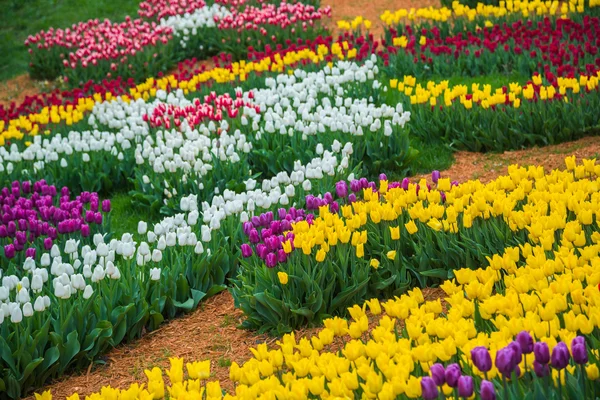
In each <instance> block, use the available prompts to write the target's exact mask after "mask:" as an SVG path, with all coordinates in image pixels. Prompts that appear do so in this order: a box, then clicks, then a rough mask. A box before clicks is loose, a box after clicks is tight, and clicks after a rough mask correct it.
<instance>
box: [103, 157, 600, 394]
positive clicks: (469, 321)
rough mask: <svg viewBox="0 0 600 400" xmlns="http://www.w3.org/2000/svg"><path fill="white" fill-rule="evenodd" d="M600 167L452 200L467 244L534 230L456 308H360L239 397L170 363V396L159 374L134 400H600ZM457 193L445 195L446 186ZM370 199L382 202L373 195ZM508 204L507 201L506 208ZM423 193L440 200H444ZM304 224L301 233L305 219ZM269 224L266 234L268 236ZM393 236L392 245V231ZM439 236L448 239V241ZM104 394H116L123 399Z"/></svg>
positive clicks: (243, 374)
mask: <svg viewBox="0 0 600 400" xmlns="http://www.w3.org/2000/svg"><path fill="white" fill-rule="evenodd" d="M594 161H595V160H584V164H583V165H576V164H575V160H574V159H571V158H569V159H567V166H568V170H567V171H564V172H559V171H552V172H551V173H549V174H545V173H544V172H543V169H541V168H536V167H530V168H522V167H521V168H519V167H516V166H514V167H511V168H510V175H507V176H502V177H499V178H498V179H496V180H495V181H493V182H491V183H490V184H488V185H482V184H480V183H477V182H468V183H466V184H463V185H458V186H456V187H452V188H450V189H449V190H448V192H447V194H446V202H447V204H450V205H451V206H452V207H457V206H459V205H460V204H461V203H462V205H461V206H460V208H464V211H463V212H462V215H463V218H462V223H461V227H460V228H458V231H456V233H454V234H455V235H459V234H462V233H463V232H468V230H469V229H471V230H481V229H482V228H483V227H484V226H485V225H490V224H494V223H495V222H494V219H495V217H494V215H502V216H503V218H505V223H507V224H509V225H512V224H514V228H515V229H519V226H521V229H522V232H523V235H524V236H523V237H525V238H526V240H525V241H524V243H521V244H519V245H517V246H511V245H510V244H509V243H508V242H504V243H503V244H501V247H500V248H499V249H498V250H497V251H496V252H495V253H494V255H493V257H489V258H488V259H487V260H486V261H484V262H482V263H481V264H482V265H486V266H485V267H480V268H476V267H475V268H474V269H471V268H465V269H460V268H458V269H456V270H455V271H454V274H453V275H454V278H453V279H449V280H446V281H445V282H444V283H443V285H442V286H441V287H442V289H443V290H444V292H445V293H446V295H445V297H444V298H443V299H436V300H429V301H426V300H425V299H424V297H423V294H422V292H421V291H420V290H419V289H414V290H411V291H408V292H407V293H405V294H402V295H400V296H397V297H396V298H395V299H392V300H387V301H384V302H381V303H380V301H379V300H378V299H377V298H374V299H371V300H368V301H366V302H364V303H363V302H359V303H358V305H354V306H352V307H349V308H348V312H349V314H350V316H351V319H348V320H346V319H342V318H337V317H336V318H331V319H327V320H325V323H324V324H325V327H324V328H322V329H321V330H320V331H319V332H318V333H317V334H315V335H313V336H312V337H310V338H301V339H300V340H298V339H297V338H296V337H295V336H294V334H287V335H285V336H284V337H283V338H282V339H281V341H278V342H277V345H276V346H273V347H271V348H269V347H268V346H267V345H266V344H261V345H259V346H258V347H257V348H255V349H250V350H251V351H252V354H253V356H252V357H251V359H250V360H249V361H247V362H246V363H245V364H244V365H242V366H239V365H238V364H236V363H234V364H233V365H232V366H231V368H230V379H231V380H232V381H233V382H235V383H236V388H235V391H234V392H232V393H225V394H224V393H223V392H222V391H221V387H220V384H219V382H217V381H211V380H210V378H209V376H210V362H209V361H206V362H192V363H188V364H187V369H186V371H187V373H186V372H185V371H184V368H183V360H182V359H177V358H173V359H171V368H170V369H169V370H167V371H166V374H167V376H168V377H169V382H170V384H169V385H166V384H165V380H164V378H163V374H162V371H161V370H160V369H158V368H155V369H153V370H151V371H150V370H148V371H146V375H147V377H148V386H147V389H145V388H143V387H140V386H137V385H133V386H132V387H130V388H129V389H128V390H129V393H131V394H132V395H134V396H135V397H136V398H138V397H139V398H142V397H144V396H154V397H157V398H162V397H163V396H164V395H165V394H166V393H167V391H168V393H169V394H170V395H171V396H174V395H177V396H182V395H186V394H187V395H191V396H194V395H195V396H204V395H206V396H207V398H255V397H258V396H260V395H275V394H278V395H280V396H283V397H286V396H291V395H292V393H293V394H294V395H295V396H298V397H299V398H311V397H330V396H338V397H341V396H344V397H353V396H357V395H366V396H368V397H374V396H377V397H379V398H410V399H412V398H423V399H436V398H438V396H439V395H440V394H442V393H443V395H445V396H459V397H473V396H475V398H480V399H484V400H487V399H495V398H521V397H523V396H525V395H526V393H529V394H530V395H534V396H542V397H545V398H554V397H557V396H558V397H561V396H566V397H567V398H588V396H593V395H591V393H595V392H596V391H597V390H598V388H599V387H598V385H599V383H600V381H599V376H600V374H599V372H598V371H599V368H598V363H599V362H600V360H599V359H600V354H599V353H598V350H597V343H598V337H597V329H598V321H597V315H596V314H597V313H596V308H595V304H596V302H597V301H598V300H600V292H599V291H598V284H599V283H600V277H599V276H598V274H597V271H595V269H594V267H593V265H594V264H595V263H596V262H597V260H598V245H597V243H596V242H597V241H598V240H597V239H598V235H599V234H598V232H597V229H595V227H596V224H595V223H594V218H595V217H594V215H595V213H596V212H597V210H596V208H597V207H595V206H594V205H595V204H596V202H595V197H596V194H597V193H596V190H594V188H595V186H596V184H597V182H596V181H597V179H598V174H597V171H596V170H597V169H598V168H597V166H596V165H595V162H594ZM446 185H447V183H446V182H445V181H438V186H446ZM448 185H449V183H448ZM401 186H402V185H400V187H399V188H392V189H390V190H389V191H388V192H387V193H385V194H384V193H382V194H381V195H382V197H383V196H385V197H387V198H388V199H391V197H392V196H393V192H394V191H395V190H400V191H404V192H405V189H403V188H402V187H401ZM413 189H414V188H413ZM413 189H411V188H410V187H409V190H411V191H410V192H409V193H413V194H415V195H416V192H415V191H413ZM363 190H364V193H365V194H366V193H369V192H370V188H369V189H366V190H365V189H363ZM494 191H496V192H494ZM498 191H499V192H502V193H503V195H502V196H496V197H494V193H495V194H496V195H497V194H498ZM419 193H427V197H429V196H432V195H433V194H435V193H439V192H438V191H437V190H431V191H428V192H426V191H419ZM544 193H546V194H544ZM573 193H582V194H583V195H581V196H580V200H579V202H578V203H577V204H578V205H577V207H574V205H575V203H574V202H571V205H567V203H568V199H569V198H572V195H573ZM416 196H418V195H416ZM465 196H467V197H468V198H470V199H471V202H470V205H467V204H464V203H463V199H464V198H465ZM342 197H343V196H342ZM486 197H489V199H490V200H486ZM523 198H527V199H530V200H533V199H535V200H533V201H535V202H536V206H535V207H532V206H531V205H528V204H522V209H521V210H511V206H508V207H502V203H505V202H508V204H510V203H513V204H514V203H516V202H517V201H521V200H522V199H523ZM478 199H481V200H478ZM490 201H491V203H490ZM372 202H375V203H378V202H379V200H378V199H375V200H372ZM561 202H562V203H561ZM560 204H562V206H561V205H560ZM433 205H435V204H434V203H432V204H430V207H432V206H433ZM428 208H429V207H428ZM567 208H568V209H569V211H568V213H567ZM374 212H377V211H376V210H373V211H372V212H371V214H370V216H369V217H368V218H369V219H372V216H373V213H374ZM472 212H475V214H477V215H481V216H480V217H475V218H474V219H473V221H472V223H473V224H474V226H473V227H469V228H464V223H465V220H466V219H465V216H466V215H469V214H471V213H472ZM292 213H293V212H292ZM528 214H529V216H530V217H531V220H530V221H527V215H528ZM287 215H290V214H287ZM486 215H489V216H488V217H487V218H486V217H485V216H486ZM281 216H283V213H282V214H281ZM296 218H300V219H302V217H301V215H300V214H297V216H296ZM284 219H285V218H284ZM265 223H266V220H265V221H263V222H261V221H257V224H256V225H259V226H260V225H263V226H264V225H265ZM252 224H253V225H254V222H253V223H252ZM298 224H302V222H296V225H298ZM372 224H374V223H371V222H369V223H368V225H371V226H373V225H372ZM450 224H451V223H450ZM317 225H318V224H317V223H313V224H312V226H317ZM385 225H386V228H387V226H388V224H387V223H385ZM429 225H433V224H431V223H429ZM441 225H444V224H443V223H442V224H441ZM416 226H417V231H413V233H405V232H401V233H400V238H402V237H403V236H404V235H407V236H408V237H410V238H415V237H417V236H418V235H420V234H423V233H425V232H426V231H429V232H436V229H435V227H434V226H433V227H432V226H429V227H428V226H427V225H425V224H424V223H421V222H417V223H416ZM449 227H450V225H449ZM449 229H451V228H449ZM382 231H383V232H384V233H383V234H384V235H386V233H385V232H387V231H389V229H384V230H382ZM411 231H412V230H409V232H411ZM437 232H438V233H439V232H443V227H442V228H440V230H439V231H437ZM482 234H483V232H482ZM518 235H519V234H518ZM373 239H374V242H379V241H380V240H378V239H377V238H373ZM384 242H385V243H388V241H387V240H385V239H384ZM389 243H394V242H389ZM396 243H397V242H396ZM339 246H340V245H339V244H338V245H337V246H336V248H339ZM502 246H505V247H502ZM385 250H386V249H385V248H384V249H379V251H377V255H375V254H372V255H370V256H369V257H364V259H365V260H367V259H369V258H370V259H376V258H372V257H371V256H375V257H377V259H379V258H380V259H381V260H382V261H383V260H384V259H388V261H387V262H390V261H389V260H390V259H392V258H393V259H395V260H397V259H396V258H395V257H390V256H389V255H387V256H386V255H385ZM381 251H383V254H381ZM310 258H311V257H307V259H310ZM353 258H355V257H354V256H353ZM360 258H361V257H358V258H356V259H360ZM292 260H293V258H292V259H290V260H288V261H287V262H288V263H289V262H291V261H292ZM391 262H398V261H393V260H392V261H391ZM475 264H477V263H475ZM382 267H383V268H385V266H378V267H377V268H382ZM285 268H287V269H288V272H289V273H284V272H282V271H280V272H279V273H278V274H277V278H276V279H277V282H276V283H273V286H272V287H274V286H277V287H281V288H282V289H283V291H286V292H289V293H294V291H295V290H297V288H298V286H300V285H302V284H303V283H305V282H307V280H305V279H303V278H302V277H301V276H300V275H298V274H297V273H296V272H291V271H290V268H291V265H290V266H287V265H286V267H285ZM367 268H368V266H367ZM371 268H372V269H374V268H376V267H374V266H372V267H371ZM361 304H362V305H361ZM515 304H520V305H521V307H515V306H514V305H515ZM374 321H377V322H375V323H374ZM104 390H105V391H106V392H105V391H103V393H106V394H108V393H114V394H115V395H116V394H118V393H120V392H121V391H120V390H118V389H113V388H105V389H104Z"/></svg>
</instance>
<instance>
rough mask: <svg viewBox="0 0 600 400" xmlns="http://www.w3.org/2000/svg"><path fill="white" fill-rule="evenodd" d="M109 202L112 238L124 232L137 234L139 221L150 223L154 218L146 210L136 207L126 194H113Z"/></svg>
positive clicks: (118, 236)
mask: <svg viewBox="0 0 600 400" xmlns="http://www.w3.org/2000/svg"><path fill="white" fill-rule="evenodd" d="M109 199H110V201H111V206H112V208H111V212H110V228H111V231H112V232H113V237H114V238H120V237H121V235H123V234H124V233H126V232H130V233H132V232H137V226H138V222H139V221H146V222H148V223H149V222H151V221H153V220H154V219H155V218H154V217H155V216H153V215H152V214H151V213H150V212H149V211H148V210H147V209H145V208H142V207H136V206H135V205H134V204H133V203H132V202H131V197H129V195H128V194H127V193H114V194H113V195H112V196H110V197H109Z"/></svg>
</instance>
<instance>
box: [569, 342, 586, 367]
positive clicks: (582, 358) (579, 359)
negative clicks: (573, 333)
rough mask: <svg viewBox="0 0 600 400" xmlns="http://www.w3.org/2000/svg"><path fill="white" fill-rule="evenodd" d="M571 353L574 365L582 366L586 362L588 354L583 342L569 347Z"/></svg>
mask: <svg viewBox="0 0 600 400" xmlns="http://www.w3.org/2000/svg"><path fill="white" fill-rule="evenodd" d="M571 353H573V361H575V363H577V364H580V365H583V364H587V362H588V353H587V348H586V346H585V341H583V342H576V343H575V344H573V345H572V346H571Z"/></svg>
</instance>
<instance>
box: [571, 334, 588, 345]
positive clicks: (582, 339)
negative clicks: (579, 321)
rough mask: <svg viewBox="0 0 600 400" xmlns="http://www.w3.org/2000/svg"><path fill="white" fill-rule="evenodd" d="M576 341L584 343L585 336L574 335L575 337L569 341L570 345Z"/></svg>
mask: <svg viewBox="0 0 600 400" xmlns="http://www.w3.org/2000/svg"><path fill="white" fill-rule="evenodd" d="M577 343H579V344H584V345H585V338H584V337H583V336H575V338H574V339H573V340H572V341H571V347H573V345H575V344H577Z"/></svg>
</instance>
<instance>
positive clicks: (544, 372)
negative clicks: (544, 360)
mask: <svg viewBox="0 0 600 400" xmlns="http://www.w3.org/2000/svg"><path fill="white" fill-rule="evenodd" d="M533 371H534V372H535V374H536V375H537V376H538V377H540V378H543V377H544V376H548V374H549V373H550V368H549V367H548V364H541V363H539V362H537V360H536V361H534V362H533Z"/></svg>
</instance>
